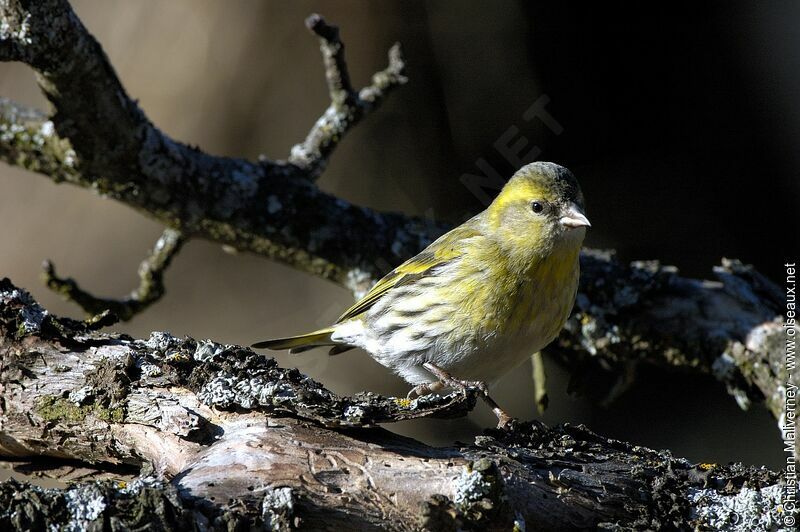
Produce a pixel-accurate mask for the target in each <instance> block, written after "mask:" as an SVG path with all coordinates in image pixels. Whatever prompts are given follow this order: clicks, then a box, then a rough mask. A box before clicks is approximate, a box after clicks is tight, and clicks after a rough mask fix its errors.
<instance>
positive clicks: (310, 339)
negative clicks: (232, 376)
mask: <svg viewBox="0 0 800 532" xmlns="http://www.w3.org/2000/svg"><path fill="white" fill-rule="evenodd" d="M333 331H334V328H333V327H328V328H326V329H320V330H318V331H314V332H310V333H307V334H300V335H298V336H288V337H286V338H275V339H274V340H264V341H263V342H257V343H255V344H253V345H252V346H251V347H255V348H256V349H270V350H272V351H280V350H282V349H288V350H289V353H290V354H297V353H302V352H303V351H308V350H309V349H314V348H315V347H324V346H330V345H332V346H334V347H333V349H331V353H330V354H332V355H336V354H339V353H343V352H344V351H347V350H348V349H350V347H349V346H345V345H342V344H340V343H338V342H334V341H333V340H331V334H332V333H333Z"/></svg>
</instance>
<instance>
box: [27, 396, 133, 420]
mask: <svg viewBox="0 0 800 532" xmlns="http://www.w3.org/2000/svg"><path fill="white" fill-rule="evenodd" d="M34 412H35V413H36V415H38V416H39V417H40V418H41V419H42V421H44V422H46V423H81V422H83V421H84V420H85V419H86V418H87V417H88V416H93V417H95V418H97V419H100V420H103V421H105V422H107V423H121V422H122V421H124V419H125V410H124V409H123V408H122V407H119V406H118V407H113V408H107V407H103V406H102V405H100V404H98V403H92V404H87V405H78V404H75V403H74V402H72V401H70V400H69V399H64V398H61V397H55V396H52V395H45V396H42V397H40V398H39V399H38V400H37V401H36V405H35V407H34Z"/></svg>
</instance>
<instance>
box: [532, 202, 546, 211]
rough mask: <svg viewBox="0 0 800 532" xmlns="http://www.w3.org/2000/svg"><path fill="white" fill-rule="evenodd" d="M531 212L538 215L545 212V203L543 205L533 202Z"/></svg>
mask: <svg viewBox="0 0 800 532" xmlns="http://www.w3.org/2000/svg"><path fill="white" fill-rule="evenodd" d="M531 210H533V212H535V213H536V214H539V213H540V212H542V211H543V210H544V203H542V202H541V201H534V202H531Z"/></svg>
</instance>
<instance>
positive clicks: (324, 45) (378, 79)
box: [289, 14, 407, 179]
mask: <svg viewBox="0 0 800 532" xmlns="http://www.w3.org/2000/svg"><path fill="white" fill-rule="evenodd" d="M306 26H307V27H308V29H309V30H311V31H312V32H314V33H315V34H316V35H318V36H319V43H320V50H321V51H322V58H323V60H324V63H325V78H326V80H327V82H328V94H329V95H330V98H331V105H330V107H328V109H327V110H326V111H325V113H324V114H323V115H322V116H321V117H320V119H319V120H317V123H316V124H314V127H313V128H312V129H311V131H310V132H309V134H308V136H307V137H306V140H305V141H304V142H303V143H302V144H297V145H295V146H294V147H293V148H292V152H291V155H290V157H289V162H290V163H292V164H295V165H297V166H298V167H300V168H301V169H303V170H304V171H306V172H307V173H308V177H309V178H311V179H315V178H317V177H318V176H319V175H320V174H321V173H322V171H323V170H324V169H325V165H326V164H327V162H328V158H329V157H330V154H331V152H332V151H333V149H334V148H335V147H336V145H337V144H338V143H339V140H340V139H341V137H342V136H343V135H344V134H345V133H346V132H347V131H348V130H349V129H350V128H351V127H353V126H354V125H356V124H357V123H358V122H359V121H360V120H361V118H363V117H364V115H366V114H367V113H368V112H370V111H372V110H373V109H375V108H376V107H377V106H378V105H379V104H380V103H381V102H382V101H383V99H384V97H385V96H386V95H387V94H388V93H389V91H390V90H391V89H393V88H395V87H397V86H399V85H402V84H404V83H405V82H406V81H407V78H406V77H405V76H404V75H403V73H404V71H405V63H404V62H403V57H402V54H401V51H400V45H399V44H395V45H394V46H392V48H391V49H390V50H389V66H388V67H387V68H386V69H385V70H383V71H381V72H378V73H377V74H375V75H374V76H373V78H372V84H371V85H368V86H367V87H364V88H363V89H361V92H360V93H359V92H356V91H355V90H353V87H352V85H351V84H350V75H349V74H348V72H347V62H346V61H345V59H344V43H343V42H342V41H341V39H340V38H339V28H338V27H336V26H332V25H330V24H328V23H327V22H325V20H324V19H323V18H322V17H321V16H319V15H316V14H315V15H311V16H310V17H308V18H307V19H306Z"/></svg>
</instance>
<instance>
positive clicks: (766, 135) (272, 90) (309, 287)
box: [0, 0, 800, 468]
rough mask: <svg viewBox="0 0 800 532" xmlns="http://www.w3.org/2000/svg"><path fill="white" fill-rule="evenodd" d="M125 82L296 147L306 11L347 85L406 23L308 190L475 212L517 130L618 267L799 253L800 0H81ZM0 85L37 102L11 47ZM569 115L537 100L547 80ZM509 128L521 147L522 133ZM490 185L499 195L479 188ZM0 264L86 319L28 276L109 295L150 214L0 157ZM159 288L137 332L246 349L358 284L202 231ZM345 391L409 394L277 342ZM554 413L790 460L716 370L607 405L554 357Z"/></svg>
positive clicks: (515, 408)
mask: <svg viewBox="0 0 800 532" xmlns="http://www.w3.org/2000/svg"><path fill="white" fill-rule="evenodd" d="M75 6H76V10H77V12H78V14H79V15H80V16H81V17H82V19H83V21H84V23H85V24H86V25H87V26H88V27H89V29H90V30H91V31H92V32H93V33H94V34H95V36H96V37H97V38H98V40H99V41H100V42H101V44H102V45H103V46H104V48H105V50H106V52H107V53H108V55H109V57H110V59H111V61H112V63H113V64H114V65H115V67H116V68H117V70H118V73H119V75H120V77H121V79H122V81H123V83H124V84H125V86H126V87H127V89H128V91H129V93H130V94H131V96H132V97H135V98H138V99H139V100H140V104H141V106H142V108H143V109H144V110H145V112H146V113H147V114H148V115H149V117H150V118H151V119H152V120H153V121H154V122H155V123H156V124H157V125H158V126H159V127H161V128H162V129H164V130H165V131H166V132H167V133H168V134H170V135H172V136H174V137H175V138H177V139H179V140H182V141H185V142H191V143H196V144H198V145H200V146H201V147H202V148H203V149H205V150H207V151H209V152H212V153H216V154H225V155H234V156H244V157H249V158H255V157H257V156H258V155H259V154H262V153H263V154H266V155H268V156H270V157H272V158H284V157H286V155H287V154H288V150H289V148H290V147H291V145H292V144H294V143H296V142H298V141H299V140H301V139H302V138H303V137H304V135H305V134H306V132H307V131H308V129H309V127H310V126H311V124H312V123H313V122H314V120H315V119H316V117H317V116H319V114H320V113H321V112H322V111H323V110H324V108H325V106H326V105H327V95H326V89H325V84H324V75H323V71H322V65H321V60H320V56H319V52H318V50H317V43H316V39H315V38H314V37H313V36H311V35H309V34H308V33H307V32H306V30H305V28H304V26H303V19H304V18H305V17H306V16H307V15H308V14H310V13H312V12H320V13H321V14H323V15H324V16H326V17H327V18H328V20H329V21H330V22H333V23H336V24H338V25H339V26H340V27H341V31H342V35H343V38H344V39H345V42H346V43H347V56H348V59H349V64H350V69H351V74H352V77H353V80H354V83H355V84H356V85H358V86H360V85H362V84H364V83H366V82H367V81H368V80H369V77H370V76H371V74H372V72H374V71H376V70H378V69H381V68H383V67H384V65H385V62H386V56H385V54H386V50H387V49H388V48H389V46H390V45H391V44H392V43H393V42H395V41H400V42H401V43H402V44H403V47H404V50H405V56H406V59H407V62H408V65H409V69H408V76H409V78H410V82H409V84H408V85H406V86H405V87H403V88H402V89H400V90H399V91H397V92H396V93H394V94H392V95H391V97H390V98H389V100H388V101H387V102H386V104H385V105H384V106H383V107H382V108H381V109H380V110H379V111H378V112H376V113H375V114H373V115H372V116H370V117H369V118H368V119H367V120H366V121H365V122H364V123H362V124H361V125H359V126H358V127H357V128H356V129H355V130H354V131H353V132H352V133H351V134H350V135H349V136H348V137H347V139H346V140H345V141H344V142H343V143H342V145H341V146H340V148H339V149H338V150H337V153H336V154H335V155H334V157H333V159H332V162H331V165H330V167H329V169H328V170H327V171H326V173H325V174H324V175H323V177H322V178H321V179H320V186H321V187H323V188H324V189H326V190H329V191H332V192H334V193H336V194H338V195H340V196H342V197H344V198H346V199H348V200H350V201H353V202H356V203H359V204H363V205H368V206H370V207H373V208H377V209H382V210H397V211H403V212H407V213H412V214H419V215H425V216H429V217H433V218H436V219H439V220H452V221H458V220H460V219H462V218H464V217H466V216H467V215H471V214H474V213H475V212H477V211H478V210H480V209H482V208H483V205H482V203H481V202H480V201H479V199H478V198H476V196H475V195H474V194H473V193H472V192H470V190H469V189H468V188H467V187H465V186H464V185H463V183H462V178H463V176H464V175H465V174H480V173H481V172H480V170H479V169H478V166H476V164H478V161H479V160H481V159H482V160H484V161H486V162H487V163H488V164H489V165H490V166H491V167H492V168H494V169H495V170H496V171H498V172H499V173H500V174H501V175H503V176H509V175H511V173H513V171H514V169H515V166H516V165H515V164H513V162H511V161H509V160H508V159H507V158H506V157H503V156H502V155H501V154H500V153H499V152H498V150H497V148H496V147H495V146H494V144H495V143H496V142H497V141H498V139H500V138H501V137H502V136H503V134H504V133H506V132H508V131H509V129H510V128H517V130H518V134H517V136H516V137H515V138H514V140H516V139H517V138H518V137H519V135H521V136H523V137H525V139H526V140H527V144H526V145H525V148H524V149H523V150H522V152H523V153H527V152H528V151H529V150H530V149H532V148H534V147H536V148H537V149H539V150H541V156H540V157H539V158H540V159H544V160H552V161H556V162H558V163H561V164H563V165H565V166H568V167H570V168H571V169H572V170H573V171H574V173H575V174H576V175H577V177H578V179H579V180H580V181H581V184H582V186H583V189H584V193H585V195H586V198H587V206H588V214H589V217H590V219H591V220H592V223H593V228H592V230H591V231H590V232H589V236H588V242H587V244H588V245H589V246H593V247H606V248H614V249H616V250H617V251H618V253H619V255H620V257H622V258H623V259H625V260H634V259H653V258H656V259H660V260H662V261H663V262H665V263H670V264H674V265H676V266H678V267H679V268H680V270H681V271H682V272H683V273H684V274H686V275H691V276H696V277H709V276H710V275H711V268H712V266H714V265H715V264H718V263H719V261H720V258H721V257H723V256H726V257H736V258H740V259H742V260H743V261H744V262H749V263H753V264H755V265H756V266H757V267H758V268H759V269H760V270H761V271H762V272H764V273H766V274H767V275H769V276H770V277H772V278H773V279H774V280H776V281H777V282H780V281H781V275H782V271H783V268H782V264H783V263H784V262H785V261H786V260H787V259H790V258H796V257H797V250H798V246H797V222H796V209H797V206H798V195H799V194H798V192H799V190H798V189H799V188H800V185H798V171H797V168H798V162H799V161H798V159H800V156H799V155H798V149H797V146H798V141H800V108H799V107H798V105H797V102H796V98H797V97H798V95H800V29H798V28H799V27H800V26H799V25H798V21H800V4H798V3H796V2H789V1H787V2H762V3H753V2H744V1H740V2H712V3H700V2H697V3H685V4H681V3H675V2H672V3H663V4H647V5H646V6H645V5H636V4H630V3H624V4H623V3H613V2H612V3H603V4H602V5H599V4H588V3H581V4H578V3H569V2H519V3H512V2H503V3H499V2H446V1H444V0H441V1H435V2H408V1H404V2H386V1H377V2H375V1H373V2H367V1H366V0H365V1H359V2H355V1H353V2H350V1H348V2H326V3H322V2H313V1H303V2H292V3H289V2H257V1H238V2H221V1H216V2H215V1H210V0H207V1H202V2H200V1H189V0H184V1H181V2H177V1H176V2H169V3H167V2H156V1H155V0H150V1H143V2H137V3H130V2H122V1H113V2H103V3H100V2H97V1H90V0H86V1H81V2H75ZM0 94H2V95H4V96H8V97H11V98H14V99H17V100H20V101H23V102H25V103H29V104H32V105H37V106H39V107H44V106H45V103H44V101H43V99H42V98H41V96H40V95H39V94H38V91H37V89H36V88H35V83H34V80H33V75H32V74H31V72H30V71H29V70H28V69H27V68H25V67H23V66H20V65H0ZM542 96H546V97H547V98H549V104H547V107H546V108H547V110H548V111H549V112H550V113H551V115H552V116H553V118H554V119H555V120H556V121H557V122H558V123H559V124H560V125H561V127H563V131H562V132H561V133H560V134H556V133H554V132H553V131H552V130H551V129H549V128H548V127H546V126H545V125H544V124H543V123H542V122H541V121H540V120H537V119H534V120H526V119H525V117H524V113H525V111H526V110H527V109H528V108H529V107H530V106H531V105H532V104H533V103H534V102H536V101H537V100H538V99H539V98H540V97H542ZM512 142H513V140H512ZM490 192H491V191H490ZM0 213H1V214H2V223H3V225H2V230H0V249H2V250H3V253H2V255H0V274H2V275H8V276H10V277H11V278H12V280H14V281H15V282H16V283H18V284H20V285H22V286H25V287H27V288H29V289H31V290H32V291H33V293H34V295H35V296H36V297H37V298H38V299H39V300H40V301H41V302H43V303H44V304H45V305H46V306H47V307H48V308H49V309H51V310H52V311H54V312H57V313H61V314H70V315H73V316H79V312H78V311H77V310H76V309H75V308H74V307H73V306H70V305H68V304H66V303H63V302H61V301H60V300H58V298H57V297H56V296H54V295H52V294H50V293H48V292H47V290H46V289H45V288H43V287H42V286H41V283H40V282H39V281H38V278H37V276H38V271H39V270H38V268H39V263H40V261H41V260H42V259H43V258H46V257H49V258H52V259H53V260H54V262H55V264H56V265H57V266H58V267H59V271H60V273H62V274H68V275H72V276H75V277H76V278H77V279H78V280H79V281H82V282H83V283H84V286H86V287H88V288H90V289H92V290H94V291H96V292H98V293H100V294H103V295H118V296H121V295H123V294H125V293H127V292H128V291H129V290H130V289H131V288H132V287H133V286H134V284H135V282H136V267H137V265H138V262H139V261H140V260H141V258H142V257H143V256H144V253H145V251H146V250H147V248H148V247H149V246H151V245H152V243H153V242H154V241H155V239H156V238H157V236H158V234H159V232H160V229H159V227H158V226H157V225H156V224H155V223H153V222H151V221H149V220H147V219H145V218H143V217H142V216H140V215H138V214H136V213H134V212H132V211H131V210H129V209H127V208H125V207H124V206H121V205H118V204H114V203H111V202H109V201H106V200H102V199H100V198H98V197H95V196H93V195H92V194H90V193H89V192H87V191H85V190H76V189H71V188H69V187H66V186H55V185H54V184H52V183H51V182H49V181H47V180H46V179H43V178H41V177H38V176H35V175H33V174H27V173H25V172H22V171H20V170H18V169H12V168H9V167H5V166H3V167H0ZM167 288H168V294H167V296H166V297H165V299H164V300H163V301H162V302H160V303H159V304H157V305H156V306H155V307H153V308H152V309H151V310H150V311H148V312H147V313H146V314H144V315H142V316H140V317H137V318H136V319H135V320H134V321H133V322H131V323H130V324H128V325H126V326H125V327H123V329H124V330H126V331H128V332H130V333H132V334H135V335H137V336H146V335H147V334H148V333H149V331H151V330H163V329H168V330H171V331H172V332H173V333H176V334H190V335H193V336H196V337H201V338H202V337H211V338H214V339H215V340H218V341H224V342H231V343H240V344H249V343H251V342H252V341H254V340H257V339H262V338H265V337H270V336H276V335H286V334H290V333H295V332H299V331H302V330H306V329H309V328H313V327H316V326H321V325H324V324H326V322H328V321H330V320H332V319H334V318H335V317H336V316H337V315H338V314H339V312H340V311H341V309H342V308H344V307H346V306H347V305H348V304H349V303H350V302H351V300H350V299H349V297H350V296H349V294H348V293H347V292H345V291H344V290H342V289H339V288H337V287H334V286H332V285H329V284H328V283H326V282H324V281H321V280H318V279H313V278H310V277H308V276H306V275H304V274H302V273H299V272H295V271H293V270H290V269H288V268H286V267H284V266H281V265H277V264H273V263H270V262H268V261H266V260H263V259H260V258H257V257H253V256H248V255H238V256H231V255H228V254H225V253H223V252H222V251H221V250H220V249H219V247H218V246H215V245H212V244H209V243H205V242H191V243H190V244H189V245H188V246H187V247H186V249H185V250H184V251H183V253H182V254H181V255H180V256H179V257H178V259H177V260H176V262H175V264H174V266H173V268H172V269H171V270H170V271H169V272H168V274H167ZM279 359H280V361H281V362H282V363H284V364H292V365H297V366H298V367H300V369H301V370H302V371H304V372H307V373H308V374H310V375H312V376H313V377H315V378H318V379H320V380H322V381H323V382H325V383H326V384H328V385H329V386H330V387H332V388H333V389H334V390H336V391H338V392H341V393H352V392H355V391H359V390H363V389H370V390H374V391H378V392H383V393H394V394H401V393H404V392H405V389H406V386H405V385H404V384H403V383H402V382H401V381H400V380H399V379H397V378H395V377H393V376H391V375H389V374H388V373H387V372H386V371H385V370H384V369H383V368H382V367H380V366H378V365H377V364H376V363H374V362H373V361H372V360H371V359H369V358H368V357H367V356H366V355H365V354H363V353H355V354H351V353H348V354H347V355H345V356H341V357H335V358H333V359H329V358H327V357H325V356H324V354H323V353H322V352H320V353H316V352H312V353H310V354H307V355H305V356H303V357H297V358H289V357H288V356H285V355H281V356H279ZM548 371H549V374H550V375H549V376H550V393H551V408H550V410H549V411H548V412H547V413H546V415H545V416H544V420H545V421H546V422H548V423H557V422H560V421H573V422H583V423H586V424H587V425H589V426H590V427H591V428H593V429H594V430H596V431H598V432H602V433H605V434H607V435H610V436H614V437H617V438H621V439H626V440H631V441H634V442H635V443H640V444H645V445H648V446H652V447H657V448H670V449H672V450H673V451H674V452H675V454H676V455H685V456H688V457H689V458H690V459H692V460H695V461H706V462H727V461H729V460H743V461H745V462H747V463H753V464H759V465H760V464H765V465H769V466H771V467H773V468H777V467H780V466H781V464H782V459H783V454H782V452H781V445H780V440H779V438H778V435H779V434H778V430H777V427H776V424H775V422H774V420H773V419H772V418H771V416H770V415H769V414H768V413H767V412H766V411H765V410H764V409H763V408H762V407H761V406H760V405H756V406H755V407H754V408H752V410H751V411H749V412H742V411H740V410H739V409H738V407H737V406H736V404H735V402H734V401H733V399H732V398H731V397H729V396H728V395H727V394H726V392H725V390H724V388H723V387H722V386H721V385H719V384H718V383H716V382H715V381H713V380H712V379H711V378H704V377H699V376H691V375H685V374H665V373H663V372H656V371H645V372H643V373H642V374H641V375H640V377H639V379H638V381H637V383H636V384H635V385H634V387H633V388H632V389H631V390H629V391H628V392H627V393H626V394H625V395H623V396H622V397H621V398H620V399H619V400H618V401H617V402H616V403H614V404H613V405H611V406H610V407H609V408H605V409H604V408H601V407H599V406H597V405H595V404H593V403H592V402H591V401H589V400H586V399H580V398H571V397H568V396H567V395H566V394H565V391H564V389H565V386H566V385H565V382H566V381H565V373H564V371H563V369H561V368H558V367H557V366H555V365H553V364H552V363H550V362H549V361H548ZM530 390H531V385H530V380H529V377H528V370H525V371H518V372H514V374H513V375H510V376H509V377H507V378H506V379H504V380H503V381H502V382H501V387H500V389H499V390H498V392H497V399H498V400H499V401H500V402H501V403H502V404H506V405H508V406H509V409H510V410H511V412H512V414H515V415H517V416H520V417H523V418H532V417H535V416H536V413H535V408H534V406H533V401H532V392H529V391H530ZM490 423H491V414H490V413H489V412H488V411H485V410H481V411H478V412H476V413H475V414H474V415H473V416H472V417H471V418H470V420H455V421H448V422H442V421H420V422H413V423H407V424H403V425H402V426H401V427H400V429H401V430H402V431H404V432H406V433H409V434H413V435H414V436H415V437H418V438H422V439H425V440H426V441H431V442H435V443H447V442H450V441H452V440H453V439H456V438H460V439H462V440H465V439H468V438H469V437H470V435H472V434H475V433H477V432H479V431H480V428H481V427H483V426H487V425H489V424H490Z"/></svg>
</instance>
